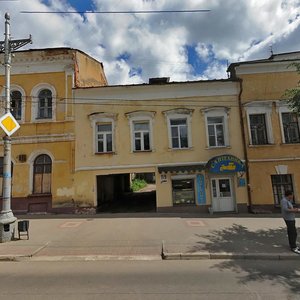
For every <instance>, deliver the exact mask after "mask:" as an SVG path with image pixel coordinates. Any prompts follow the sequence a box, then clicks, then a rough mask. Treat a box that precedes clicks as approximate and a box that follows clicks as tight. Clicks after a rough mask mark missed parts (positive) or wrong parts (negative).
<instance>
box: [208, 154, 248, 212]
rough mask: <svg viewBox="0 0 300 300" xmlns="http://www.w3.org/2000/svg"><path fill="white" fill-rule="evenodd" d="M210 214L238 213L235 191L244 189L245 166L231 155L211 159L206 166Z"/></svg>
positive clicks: (237, 200)
mask: <svg viewBox="0 0 300 300" xmlns="http://www.w3.org/2000/svg"><path fill="white" fill-rule="evenodd" d="M206 172H207V176H208V180H209V183H210V192H211V209H210V211H212V212H232V211H236V212H237V211H238V202H239V199H238V198H237V191H238V189H241V188H244V189H245V188H246V181H245V177H244V176H245V165H244V164H243V162H242V161H241V160H240V159H239V158H237V157H235V156H233V155H220V156H216V157H213V158H212V159H210V160H209V161H208V162H207V164H206Z"/></svg>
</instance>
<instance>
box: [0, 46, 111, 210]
mask: <svg viewBox="0 0 300 300" xmlns="http://www.w3.org/2000/svg"><path fill="white" fill-rule="evenodd" d="M0 59H2V61H3V54H1V56H0ZM0 72H1V74H0V86H1V87H2V96H4V84H5V78H4V68H2V69H1V71H0ZM106 84H107V81H106V78H105V74H104V71H103V66H102V64H101V63H100V62H98V61H96V60H95V59H93V58H92V57H90V56H88V55H87V54H85V53H84V52H82V51H79V50H75V49H71V48H53V49H35V50H25V51H17V52H15V53H14V55H13V58H12V69H11V108H12V114H13V115H14V116H15V118H16V120H17V121H18V123H19V124H20V125H21V127H20V129H19V130H18V131H17V132H15V133H14V134H13V136H12V167H13V177H12V205H11V206H12V210H13V211H14V212H15V213H26V212H53V211H56V210H58V211H62V208H63V207H69V206H71V207H73V208H74V204H73V202H74V196H75V194H74V168H75V160H74V159H75V123H74V121H75V119H74V105H73V90H72V89H73V88H74V87H92V86H102V85H106ZM1 109H2V113H3V111H4V97H2V100H1ZM3 135H4V133H3ZM2 165H3V141H1V143H0V176H1V177H0V178H1V180H0V189H2V173H3V170H2V171H1V166H2ZM0 192H1V191H0ZM0 194H1V193H0ZM0 205H1V199H0Z"/></svg>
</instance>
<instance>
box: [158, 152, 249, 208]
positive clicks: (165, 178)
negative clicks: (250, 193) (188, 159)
mask: <svg viewBox="0 0 300 300" xmlns="http://www.w3.org/2000/svg"><path fill="white" fill-rule="evenodd" d="M157 177H158V178H159V181H158V182H157V192H158V194H157V206H158V207H157V210H158V211H200V212H211V213H213V212H240V211H244V212H246V211H247V205H248V198H247V187H246V180H245V165H244V163H243V162H242V161H241V160H240V159H239V158H237V157H235V156H233V155H220V156H216V157H213V158H212V159H210V160H209V161H208V162H207V163H199V164H193V165H177V166H163V167H159V168H158V176H157Z"/></svg>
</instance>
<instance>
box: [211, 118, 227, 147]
mask: <svg viewBox="0 0 300 300" xmlns="http://www.w3.org/2000/svg"><path fill="white" fill-rule="evenodd" d="M207 127H208V128H207V130H208V142H209V146H210V147H222V146H225V137H224V118H223V117H207Z"/></svg>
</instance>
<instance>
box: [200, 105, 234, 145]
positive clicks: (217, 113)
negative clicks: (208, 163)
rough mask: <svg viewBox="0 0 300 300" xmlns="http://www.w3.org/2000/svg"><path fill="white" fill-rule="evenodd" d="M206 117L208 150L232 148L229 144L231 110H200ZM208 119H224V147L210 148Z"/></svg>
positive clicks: (223, 108)
mask: <svg viewBox="0 0 300 300" xmlns="http://www.w3.org/2000/svg"><path fill="white" fill-rule="evenodd" d="M200 111H201V112H202V113H204V115H205V131H206V145H207V149H216V148H224V147H230V142H229V129H228V117H229V111H230V108H228V107H210V108H205V109H201V110H200ZM208 117H222V118H223V129H224V142H225V145H223V146H210V145H209V134H208V121H207V118H208Z"/></svg>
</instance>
